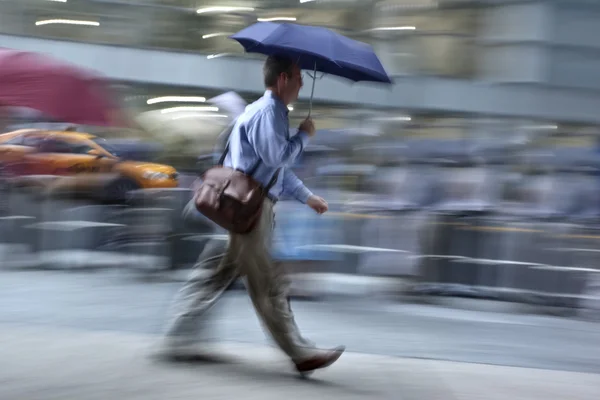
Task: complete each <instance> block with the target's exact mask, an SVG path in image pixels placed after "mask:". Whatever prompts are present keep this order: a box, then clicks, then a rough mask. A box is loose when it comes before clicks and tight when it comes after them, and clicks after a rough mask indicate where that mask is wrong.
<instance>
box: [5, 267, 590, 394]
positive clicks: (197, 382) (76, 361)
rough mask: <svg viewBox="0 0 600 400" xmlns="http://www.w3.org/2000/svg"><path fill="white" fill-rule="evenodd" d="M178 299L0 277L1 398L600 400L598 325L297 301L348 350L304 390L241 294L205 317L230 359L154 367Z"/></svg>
mask: <svg viewBox="0 0 600 400" xmlns="http://www.w3.org/2000/svg"><path fill="white" fill-rule="evenodd" d="M178 287H179V284H178V283H152V282H140V280H139V279H136V277H135V275H131V274H128V273H115V272H106V271H103V272H95V273H79V272H77V273H73V272H71V273H67V272H56V271H55V272H52V271H48V272H39V271H38V272H15V271H10V272H9V271H3V272H0V304H2V307H0V343H2V346H0V360H2V362H1V364H2V366H3V367H2V368H0V382H2V385H0V399H2V400H13V399H15V400H16V399H24V398H27V399H32V400H33V399H54V398H56V399H65V398H77V399H78V400H79V399H81V400H87V399H96V398H98V399H100V398H102V399H104V398H107V397H109V396H110V397H113V398H122V399H137V398H142V397H143V398H145V399H153V398H157V399H159V398H160V399H164V398H169V399H171V398H173V399H176V398H191V397H192V396H194V397H196V396H203V398H208V399H213V398H214V399H218V398H223V399H230V398H232V396H233V395H236V394H237V395H243V396H244V397H245V398H249V399H252V398H254V397H256V398H258V397H259V396H260V398H263V399H265V398H266V399H269V398H281V396H283V395H285V396H286V397H290V398H304V397H307V396H318V398H332V399H336V398H364V397H366V396H372V397H374V398H385V399H388V398H389V399H413V398H414V399H417V398H418V399H437V398H440V399H452V398H456V399H462V398H465V399H471V398H485V399H495V398H498V399H500V398H502V399H504V398H510V397H513V398H523V399H537V398H545V399H554V398H556V399H561V400H562V399H566V398H569V399H588V398H589V399H592V398H597V393H600V382H599V378H598V377H599V375H596V374H600V331H599V329H598V325H597V324H594V323H591V322H584V321H574V320H568V319H561V318H556V317H542V316H532V315H515V314H504V313H499V312H497V313H490V312H480V311H467V310H456V309H449V308H440V307H433V306H423V305H410V304H397V303H396V304H394V303H391V302H387V303H386V302H381V301H370V300H365V299H362V300H354V301H351V300H349V299H343V300H338V301H328V302H320V303H317V302H301V301H296V302H294V309H295V310H296V314H297V318H298V323H299V325H300V326H301V327H302V329H303V331H304V333H305V334H306V336H308V337H310V338H311V339H314V340H316V341H317V342H318V343H319V344H321V345H323V346H332V345H337V344H342V343H343V344H346V345H347V346H348V354H346V355H344V357H343V358H342V359H341V360H340V364H339V365H336V366H335V367H333V368H331V369H330V370H327V371H324V372H322V373H319V374H318V375H317V374H315V378H316V380H315V381H309V382H304V381H301V380H298V379H296V377H295V375H294V374H293V373H292V370H291V368H289V367H288V364H287V362H286V361H285V360H284V359H283V358H281V357H280V356H279V353H278V352H276V351H274V350H270V348H268V347H267V348H265V347H264V346H266V345H267V344H268V342H267V340H266V339H265V336H264V333H263V332H262V330H261V329H260V326H259V324H258V322H257V321H256V318H255V316H254V314H253V312H252V308H251V305H250V303H249V301H248V300H247V299H246V297H245V296H244V295H243V294H242V293H235V292H234V293H230V294H229V295H228V296H227V297H226V298H225V299H224V301H223V302H222V303H221V305H220V306H219V307H217V308H216V309H215V310H214V312H213V313H212V315H211V316H212V319H213V322H214V326H215V329H214V330H213V331H212V335H211V336H212V338H214V339H218V340H219V341H221V342H228V343H226V344H222V345H221V346H220V348H219V350H218V352H219V354H223V355H224V356H225V357H226V358H227V359H231V358H233V360H232V361H229V362H225V363H217V364H216V365H215V364H214V363H209V364H208V365H207V364H202V365H195V366H192V367H190V366H186V367H181V366H171V365H164V364H161V363H156V362H153V361H151V360H150V359H149V358H148V355H149V354H150V353H151V349H152V345H153V344H154V343H155V342H156V341H157V338H158V336H157V334H158V333H160V331H161V327H162V324H163V322H164V320H165V317H166V314H167V311H168V306H169V303H170V300H171V299H172V296H173V294H174V293H175V291H176V290H177V288H178ZM443 360H445V361H443ZM5 366H8V368H6V367H5ZM565 371H569V372H565ZM263 386H268V387H269V389H268V390H267V391H264V390H263V389H262V387H263ZM110 397H109V398H110Z"/></svg>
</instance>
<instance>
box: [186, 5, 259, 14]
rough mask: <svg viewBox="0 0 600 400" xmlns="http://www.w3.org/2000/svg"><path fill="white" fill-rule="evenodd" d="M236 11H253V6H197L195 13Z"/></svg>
mask: <svg viewBox="0 0 600 400" xmlns="http://www.w3.org/2000/svg"><path fill="white" fill-rule="evenodd" d="M236 11H247V12H251V11H254V8H252V7H221V6H215V7H204V8H199V9H197V10H196V13H197V14H208V13H229V12H236Z"/></svg>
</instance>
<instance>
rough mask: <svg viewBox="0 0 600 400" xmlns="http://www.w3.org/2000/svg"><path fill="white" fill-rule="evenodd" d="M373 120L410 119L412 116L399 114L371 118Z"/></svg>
mask: <svg viewBox="0 0 600 400" xmlns="http://www.w3.org/2000/svg"><path fill="white" fill-rule="evenodd" d="M373 120H375V121H406V122H408V121H412V118H411V117H409V116H408V115H401V116H396V117H392V116H390V117H376V118H373Z"/></svg>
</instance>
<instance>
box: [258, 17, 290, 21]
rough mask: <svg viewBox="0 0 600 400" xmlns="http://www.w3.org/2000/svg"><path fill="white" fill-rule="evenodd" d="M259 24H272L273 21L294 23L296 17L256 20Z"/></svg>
mask: <svg viewBox="0 0 600 400" xmlns="http://www.w3.org/2000/svg"><path fill="white" fill-rule="evenodd" d="M256 20H257V21H259V22H273V21H296V17H272V18H257V19H256Z"/></svg>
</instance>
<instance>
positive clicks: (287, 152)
mask: <svg viewBox="0 0 600 400" xmlns="http://www.w3.org/2000/svg"><path fill="white" fill-rule="evenodd" d="M247 135H248V141H249V142H250V144H251V145H252V147H253V148H254V150H255V151H256V152H257V154H258V156H259V157H260V159H261V160H262V162H263V163H264V164H265V165H266V166H268V167H271V168H279V167H282V166H285V165H289V164H291V163H292V162H293V161H294V160H295V159H296V157H298V155H299V154H300V153H301V152H302V150H303V149H304V147H305V146H306V145H307V144H308V140H309V136H308V134H307V133H306V132H298V134H296V135H294V136H293V137H291V138H289V139H288V137H289V131H288V127H287V121H286V119H285V116H284V115H283V114H282V115H278V113H277V112H276V111H275V110H274V109H273V108H267V109H265V110H263V111H262V112H261V113H260V114H258V115H257V116H256V119H255V120H254V121H253V123H252V124H249V126H248V130H247Z"/></svg>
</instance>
